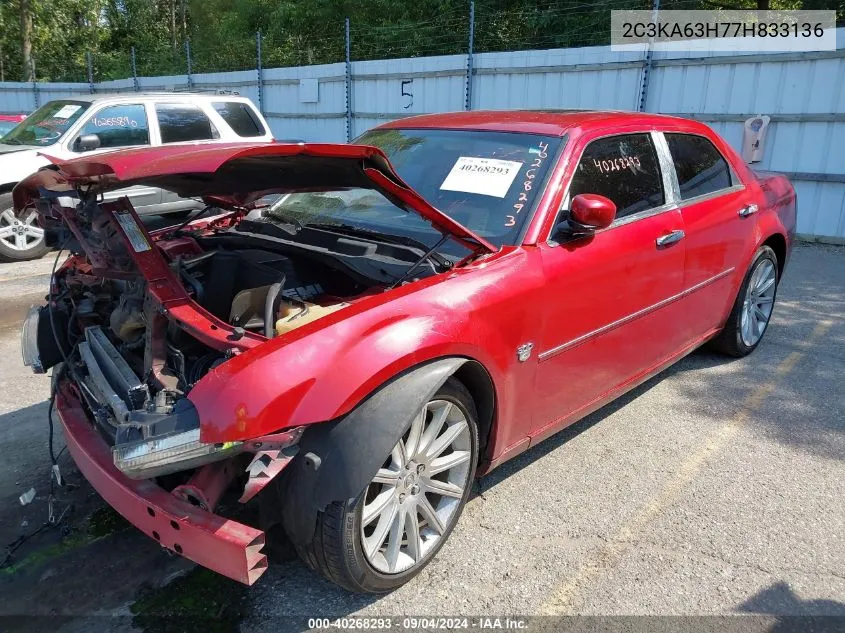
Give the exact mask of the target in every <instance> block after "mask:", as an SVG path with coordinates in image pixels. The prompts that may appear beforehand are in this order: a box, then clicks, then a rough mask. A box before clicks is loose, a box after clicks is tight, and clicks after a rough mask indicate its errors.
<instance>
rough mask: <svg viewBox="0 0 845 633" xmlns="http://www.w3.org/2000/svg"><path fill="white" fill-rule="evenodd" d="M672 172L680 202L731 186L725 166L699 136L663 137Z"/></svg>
mask: <svg viewBox="0 0 845 633" xmlns="http://www.w3.org/2000/svg"><path fill="white" fill-rule="evenodd" d="M665 136H666V143H667V144H668V145H669V152H670V153H671V154H672V162H673V163H674V164H675V172H676V173H677V174H678V186H679V187H680V190H681V200H689V199H690V198H695V197H697V196H703V195H705V194H708V193H712V192H714V191H719V190H720V189H727V188H728V187H730V186H731V173H730V168H729V167H728V162H727V161H726V160H725V159H724V157H723V156H722V155H721V154H720V153H719V150H717V149H716V148H715V147H714V146H713V143H711V142H710V141H709V140H707V139H706V138H704V137H703V136H693V135H691V134H665Z"/></svg>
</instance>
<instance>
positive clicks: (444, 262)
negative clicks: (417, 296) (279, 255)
mask: <svg viewBox="0 0 845 633" xmlns="http://www.w3.org/2000/svg"><path fill="white" fill-rule="evenodd" d="M305 227H306V228H313V229H322V230H324V231H334V232H336V233H343V234H345V235H359V236H361V237H369V238H372V239H374V240H381V241H383V242H389V243H391V244H401V245H402V246H410V247H412V248H417V249H420V250H422V251H424V252H426V253H428V254H427V255H426V256H425V257H424V258H423V261H425V260H426V259H433V260H434V262H435V263H436V264H437V265H438V266H439V267H440V268H442V269H444V270H445V269H448V268H451V266H452V264H451V262H450V261H449V260H448V259H446V258H445V257H443V256H442V255H440V254H439V253H435V252H434V250H433V249H437V248H439V247H440V246H442V245H443V243H444V242H445V241H446V240H445V239H441V240H440V241H439V242H437V244H435V245H434V247H433V249H432V248H431V247H429V245H428V244H426V243H425V242H421V241H419V240H415V239H414V238H412V237H405V236H403V235H392V234H390V233H382V232H380V231H373V230H371V229H365V228H362V227H360V226H353V225H351V224H332V223H331V222H309V223H308V224H306V225H305ZM445 237H446V238H448V237H449V236H448V234H447V235H446V236H445ZM429 250H431V252H430V253H429V252H428V251H429Z"/></svg>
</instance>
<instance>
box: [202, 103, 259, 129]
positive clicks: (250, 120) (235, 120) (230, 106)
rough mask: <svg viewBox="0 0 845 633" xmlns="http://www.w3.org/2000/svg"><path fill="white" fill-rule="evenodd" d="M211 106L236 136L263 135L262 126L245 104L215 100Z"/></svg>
mask: <svg viewBox="0 0 845 633" xmlns="http://www.w3.org/2000/svg"><path fill="white" fill-rule="evenodd" d="M212 106H213V107H214V109H215V110H216V111H217V113H218V114H219V115H220V116H221V117H222V119H223V120H224V121H226V123H228V124H229V127H231V128H232V129H233V130H234V132H235V134H237V135H238V136H241V137H244V138H249V137H251V136H264V126H263V125H262V124H261V121H259V120H258V117H257V116H255V112H253V110H252V108H250V107H249V106H248V105H247V104H245V103H242V102H240V101H216V102H214V103H213V104H212Z"/></svg>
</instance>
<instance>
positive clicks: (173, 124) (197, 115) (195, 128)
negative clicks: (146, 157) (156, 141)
mask: <svg viewBox="0 0 845 633" xmlns="http://www.w3.org/2000/svg"><path fill="white" fill-rule="evenodd" d="M156 116H158V126H159V129H160V130H161V142H162V143H184V142H187V141H208V140H211V139H215V138H220V135H219V134H218V133H217V129H216V128H215V127H214V125H213V124H212V123H211V121H210V120H209V118H208V117H207V116H206V115H205V112H203V111H202V109H201V108H199V107H198V106H195V105H191V104H190V103H157V104H156Z"/></svg>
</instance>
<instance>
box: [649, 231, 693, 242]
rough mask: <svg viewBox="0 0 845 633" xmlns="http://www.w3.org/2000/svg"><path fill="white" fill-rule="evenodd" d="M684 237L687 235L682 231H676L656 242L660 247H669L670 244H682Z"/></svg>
mask: <svg viewBox="0 0 845 633" xmlns="http://www.w3.org/2000/svg"><path fill="white" fill-rule="evenodd" d="M684 236H686V233H684V232H683V231H682V230H681V229H675V230H674V231H672V232H671V233H667V234H666V235H661V236H660V237H658V238H657V239H656V240H654V241H655V243H656V244H657V245H658V246H669V245H670V244H674V243H676V242H680V241H681V240H682V239H684Z"/></svg>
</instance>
